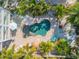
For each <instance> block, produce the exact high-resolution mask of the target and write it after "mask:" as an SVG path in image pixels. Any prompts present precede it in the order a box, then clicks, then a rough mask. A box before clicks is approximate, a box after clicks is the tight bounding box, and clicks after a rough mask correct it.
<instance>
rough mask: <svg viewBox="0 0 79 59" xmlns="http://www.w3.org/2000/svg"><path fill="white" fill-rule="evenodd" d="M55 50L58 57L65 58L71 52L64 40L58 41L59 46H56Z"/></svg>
mask: <svg viewBox="0 0 79 59" xmlns="http://www.w3.org/2000/svg"><path fill="white" fill-rule="evenodd" d="M56 50H57V53H58V54H59V55H66V56H68V55H70V52H71V48H70V46H69V44H68V41H67V40H66V39H60V44H57V46H56Z"/></svg>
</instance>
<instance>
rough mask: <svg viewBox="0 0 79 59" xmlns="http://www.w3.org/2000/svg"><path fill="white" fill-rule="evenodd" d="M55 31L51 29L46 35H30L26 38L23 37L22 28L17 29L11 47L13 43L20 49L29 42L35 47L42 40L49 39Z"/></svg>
mask: <svg viewBox="0 0 79 59" xmlns="http://www.w3.org/2000/svg"><path fill="white" fill-rule="evenodd" d="M53 32H54V29H50V30H49V31H48V32H47V34H46V35H45V36H40V35H34V36H29V37H26V38H23V33H22V31H21V30H20V29H18V30H17V33H16V37H15V40H14V42H12V43H11V44H10V46H9V47H12V45H15V49H16V50H17V49H19V48H21V47H23V46H25V45H27V44H29V45H30V44H32V45H33V46H34V47H38V46H39V44H40V43H41V41H45V42H46V41H48V40H50V38H51V36H52V34H53Z"/></svg>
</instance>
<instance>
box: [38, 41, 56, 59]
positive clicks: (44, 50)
mask: <svg viewBox="0 0 79 59" xmlns="http://www.w3.org/2000/svg"><path fill="white" fill-rule="evenodd" d="M54 46H55V45H54V43H53V42H50V41H48V42H41V43H40V46H39V49H40V52H41V56H42V57H43V58H44V56H45V55H46V56H47V57H46V58H47V59H48V53H49V52H51V51H53V50H54Z"/></svg>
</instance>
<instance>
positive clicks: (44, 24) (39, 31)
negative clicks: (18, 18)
mask: <svg viewBox="0 0 79 59" xmlns="http://www.w3.org/2000/svg"><path fill="white" fill-rule="evenodd" d="M50 26H51V25H50V22H49V20H46V19H44V20H43V21H41V22H40V23H35V24H33V25H31V29H30V31H31V32H33V33H35V34H36V35H42V36H44V35H46V33H47V31H48V30H49V29H50Z"/></svg>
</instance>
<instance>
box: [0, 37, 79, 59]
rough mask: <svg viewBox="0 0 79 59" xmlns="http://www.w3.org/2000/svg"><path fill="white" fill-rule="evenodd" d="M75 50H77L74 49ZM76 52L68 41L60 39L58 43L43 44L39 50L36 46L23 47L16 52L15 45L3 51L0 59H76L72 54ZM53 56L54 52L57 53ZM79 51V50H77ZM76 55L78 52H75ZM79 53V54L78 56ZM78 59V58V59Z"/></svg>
mask: <svg viewBox="0 0 79 59" xmlns="http://www.w3.org/2000/svg"><path fill="white" fill-rule="evenodd" d="M74 50H75V49H74ZM74 50H73V49H72V48H71V47H69V45H68V42H67V40H65V39H60V40H59V41H57V42H50V41H48V42H41V43H40V46H39V47H38V48H35V47H34V46H29V45H26V46H23V47H22V48H19V49H18V50H17V51H15V45H13V47H12V48H10V49H8V50H6V49H4V48H3V51H2V52H1V54H0V58H3V59H57V58H58V59H60V58H62V59H68V58H71V59H74V58H75V57H76V56H75V55H73V54H72V52H74ZM55 51H56V53H55V54H52V52H55ZM77 51H78V50H77ZM74 53H76V51H75V52H74ZM78 53H79V52H77V54H78ZM76 59H77V57H76Z"/></svg>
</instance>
